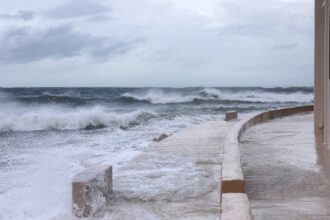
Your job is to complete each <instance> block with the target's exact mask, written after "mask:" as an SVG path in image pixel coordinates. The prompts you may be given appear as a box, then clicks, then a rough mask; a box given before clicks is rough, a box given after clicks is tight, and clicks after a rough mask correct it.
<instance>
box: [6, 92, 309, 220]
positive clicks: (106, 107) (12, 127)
mask: <svg viewBox="0 0 330 220" xmlns="http://www.w3.org/2000/svg"><path fill="white" fill-rule="evenodd" d="M311 103H313V89H312V88H305V87H304V88H0V219H15V220H23V219H24V220H29V219H36V220H39V219H40V220H46V219H54V220H55V219H56V220H57V219H58V220H60V219H61V220H62V219H64V220H65V219H71V217H72V215H71V180H72V177H73V176H74V175H75V174H76V173H78V172H80V171H82V170H84V169H85V168H88V167H92V166H96V165H99V164H111V165H112V166H113V169H114V172H115V171H116V170H117V169H118V168H119V167H121V166H122V165H124V164H125V163H126V162H128V161H129V160H130V159H131V158H133V157H134V156H136V155H138V154H140V153H141V152H143V150H144V149H146V148H148V146H149V144H150V143H152V141H153V139H154V138H157V137H158V136H159V135H160V134H162V133H166V134H173V133H175V132H177V131H179V130H180V129H182V128H185V127H187V126H190V125H193V124H200V123H203V122H207V121H211V120H222V118H223V113H224V112H225V111H229V110H236V111H238V112H240V113H248V112H253V111H260V110H264V109H269V108H278V107H285V106H294V105H303V104H311ZM166 159H167V160H171V158H166ZM173 160H174V159H173ZM166 163H169V164H171V161H167V162H166ZM145 166H153V164H150V165H148V164H145ZM173 172H174V171H173ZM180 172H181V171H180ZM148 184H149V185H150V184H151V183H148ZM157 184H159V183H157ZM164 184H166V182H165V183H164ZM163 188H166V186H163ZM150 189H151V190H152V189H153V187H150ZM154 189H155V190H156V189H157V187H155V188H154ZM153 194H154V193H153V192H150V195H153ZM170 197H171V196H170V195H169V198H170ZM173 197H174V195H173ZM140 214H141V213H140ZM141 215H144V214H143V213H142V214H141Z"/></svg>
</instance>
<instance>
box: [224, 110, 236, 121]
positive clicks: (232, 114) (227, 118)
mask: <svg viewBox="0 0 330 220" xmlns="http://www.w3.org/2000/svg"><path fill="white" fill-rule="evenodd" d="M236 119H237V112H235V111H230V112H226V113H225V121H231V120H236Z"/></svg>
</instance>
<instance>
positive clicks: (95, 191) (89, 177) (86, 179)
mask: <svg viewBox="0 0 330 220" xmlns="http://www.w3.org/2000/svg"><path fill="white" fill-rule="evenodd" d="M111 193H112V167H111V166H109V165H102V166H98V167H94V168H90V169H87V170H84V171H83V172H81V173H79V174H77V175H76V176H75V177H74V178H73V181H72V211H73V214H74V215H75V216H77V217H88V216H90V215H92V214H93V213H95V211H96V210H97V209H98V208H99V206H102V205H105V203H106V201H107V198H109V196H110V194H111Z"/></svg>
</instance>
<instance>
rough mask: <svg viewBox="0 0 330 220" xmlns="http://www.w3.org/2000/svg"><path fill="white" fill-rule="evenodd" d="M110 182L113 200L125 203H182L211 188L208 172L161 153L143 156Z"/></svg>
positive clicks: (178, 157)
mask: <svg viewBox="0 0 330 220" xmlns="http://www.w3.org/2000/svg"><path fill="white" fill-rule="evenodd" d="M127 167H129V168H127ZM114 178H115V179H116V184H115V191H116V192H117V194H118V195H117V196H118V197H120V198H124V199H128V200H142V201H157V200H158V201H159V200H166V201H182V200H185V199H189V198H194V197H198V196H201V195H203V194H206V193H207V192H209V191H211V190H212V189H213V187H215V185H213V184H214V182H215V181H212V180H213V178H214V177H213V173H212V172H210V171H207V170H201V169H198V168H197V166H196V165H195V164H194V163H192V162H191V161H190V160H188V159H185V158H183V157H180V156H177V155H173V154H163V153H149V154H147V155H145V156H144V159H143V160H139V161H138V162H137V163H136V161H135V163H134V164H132V165H131V166H129V165H128V166H126V168H125V170H120V172H119V173H118V174H117V175H115V177H114Z"/></svg>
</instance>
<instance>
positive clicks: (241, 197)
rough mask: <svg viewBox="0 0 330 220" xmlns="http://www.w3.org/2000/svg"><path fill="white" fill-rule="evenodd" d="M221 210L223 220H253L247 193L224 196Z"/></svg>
mask: <svg viewBox="0 0 330 220" xmlns="http://www.w3.org/2000/svg"><path fill="white" fill-rule="evenodd" d="M221 209H222V212H221V220H252V214H251V209H250V203H249V199H248V197H247V195H246V194H245V193H226V194H223V195H222V199H221Z"/></svg>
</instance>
